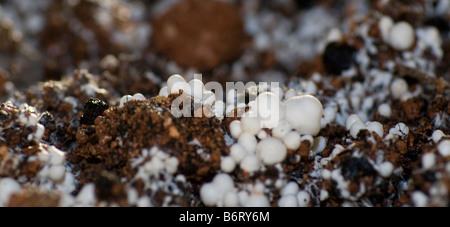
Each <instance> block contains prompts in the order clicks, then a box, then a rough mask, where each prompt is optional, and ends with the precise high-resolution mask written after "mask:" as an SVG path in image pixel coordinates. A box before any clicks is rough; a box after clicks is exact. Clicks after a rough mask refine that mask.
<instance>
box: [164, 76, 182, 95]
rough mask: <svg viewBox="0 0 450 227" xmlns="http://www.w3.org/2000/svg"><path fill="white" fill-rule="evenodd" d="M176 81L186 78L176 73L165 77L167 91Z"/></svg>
mask: <svg viewBox="0 0 450 227" xmlns="http://www.w3.org/2000/svg"><path fill="white" fill-rule="evenodd" d="M176 82H186V80H185V79H184V78H183V77H182V76H180V75H178V74H174V75H172V76H170V77H169V79H167V88H168V91H171V90H172V87H173V85H174V84H175V83H176Z"/></svg>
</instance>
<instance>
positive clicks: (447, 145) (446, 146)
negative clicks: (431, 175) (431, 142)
mask: <svg viewBox="0 0 450 227" xmlns="http://www.w3.org/2000/svg"><path fill="white" fill-rule="evenodd" d="M437 150H438V152H439V154H441V155H442V156H444V157H447V156H450V140H448V139H447V140H443V141H441V142H440V143H439V144H438V146H437Z"/></svg>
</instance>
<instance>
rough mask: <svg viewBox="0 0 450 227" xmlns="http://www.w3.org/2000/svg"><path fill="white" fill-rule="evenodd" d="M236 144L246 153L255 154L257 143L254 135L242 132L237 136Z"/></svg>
mask: <svg viewBox="0 0 450 227" xmlns="http://www.w3.org/2000/svg"><path fill="white" fill-rule="evenodd" d="M238 143H239V144H241V145H242V147H244V148H245V150H246V151H247V152H249V153H255V149H256V145H257V144H258V141H257V140H256V138H255V136H254V135H251V134H249V133H246V132H244V133H242V134H241V135H240V136H239V139H238Z"/></svg>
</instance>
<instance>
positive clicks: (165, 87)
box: [159, 86, 169, 97]
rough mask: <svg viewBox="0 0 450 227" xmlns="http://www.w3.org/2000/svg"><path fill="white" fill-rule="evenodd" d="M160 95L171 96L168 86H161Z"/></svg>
mask: <svg viewBox="0 0 450 227" xmlns="http://www.w3.org/2000/svg"><path fill="white" fill-rule="evenodd" d="M159 95H160V96H166V97H167V96H169V91H168V88H167V86H164V87H162V88H161V90H159Z"/></svg>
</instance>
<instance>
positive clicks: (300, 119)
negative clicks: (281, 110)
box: [285, 95, 323, 136]
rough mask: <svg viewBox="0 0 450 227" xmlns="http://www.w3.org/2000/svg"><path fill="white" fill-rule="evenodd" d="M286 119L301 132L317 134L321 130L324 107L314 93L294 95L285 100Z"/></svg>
mask: <svg viewBox="0 0 450 227" xmlns="http://www.w3.org/2000/svg"><path fill="white" fill-rule="evenodd" d="M285 108H286V114H285V119H286V120H287V121H288V122H289V123H291V125H292V128H294V129H296V130H297V131H298V132H299V133H300V134H308V135H313V136H315V135H317V134H318V133H319V131H320V128H321V124H320V119H321V118H322V112H323V107H322V103H320V101H319V100H318V99H317V98H316V97H314V96H312V95H302V96H296V97H292V98H290V99H288V100H286V102H285Z"/></svg>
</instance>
